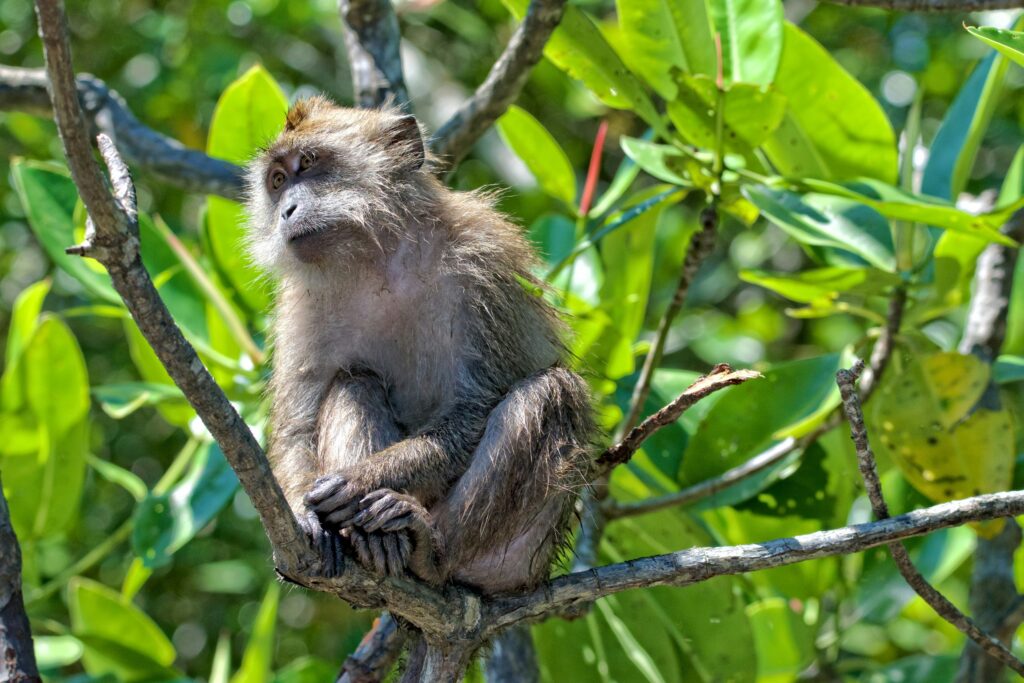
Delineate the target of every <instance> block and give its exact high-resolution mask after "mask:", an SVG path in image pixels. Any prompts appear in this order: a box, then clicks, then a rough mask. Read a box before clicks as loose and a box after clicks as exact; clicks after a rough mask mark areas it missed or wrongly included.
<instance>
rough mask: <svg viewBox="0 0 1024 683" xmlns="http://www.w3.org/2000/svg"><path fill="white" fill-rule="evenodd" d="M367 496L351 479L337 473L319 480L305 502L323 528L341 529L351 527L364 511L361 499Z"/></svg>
mask: <svg viewBox="0 0 1024 683" xmlns="http://www.w3.org/2000/svg"><path fill="white" fill-rule="evenodd" d="M365 494H366V491H365V490H363V489H361V488H359V487H357V486H355V484H354V483H353V482H352V481H351V479H350V477H348V476H346V475H344V474H341V473H335V474H329V475H327V476H325V477H320V478H319V479H317V480H316V481H315V482H314V483H313V488H312V489H311V490H310V491H309V493H307V494H306V496H305V498H304V499H303V500H304V501H305V503H306V505H307V506H309V509H310V510H312V511H313V512H315V513H316V516H317V518H318V519H319V521H320V524H321V525H322V526H325V527H332V528H335V529H341V528H345V527H347V526H351V525H352V519H353V518H354V517H355V516H356V515H357V514H358V513H359V511H360V510H362V509H363V507H364V506H363V505H362V504H361V502H360V499H361V498H362V497H363V496H364V495H365Z"/></svg>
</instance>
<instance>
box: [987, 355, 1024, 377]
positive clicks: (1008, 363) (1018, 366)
mask: <svg viewBox="0 0 1024 683" xmlns="http://www.w3.org/2000/svg"><path fill="white" fill-rule="evenodd" d="M992 378H993V379H994V380H995V381H996V382H999V383H1000V384H1008V383H1010V382H1020V381H1021V380H1024V357H1021V356H1005V355H1004V356H999V358H998V359H997V360H996V362H995V365H994V366H992Z"/></svg>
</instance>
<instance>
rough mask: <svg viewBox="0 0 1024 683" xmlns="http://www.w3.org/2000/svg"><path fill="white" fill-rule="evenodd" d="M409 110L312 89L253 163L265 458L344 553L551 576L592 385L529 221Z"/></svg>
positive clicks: (433, 574) (466, 575) (417, 565)
mask: <svg viewBox="0 0 1024 683" xmlns="http://www.w3.org/2000/svg"><path fill="white" fill-rule="evenodd" d="M430 166H431V159H430V158H429V155H428V153H427V152H426V151H425V148H424V143H423V138H422V135H421V132H420V128H419V125H418V124H417V122H416V120H415V119H414V118H413V117H412V116H409V115H406V114H403V113H402V112H400V111H398V110H394V109H382V110H355V109H347V108H343V107H339V106H336V105H334V104H333V103H331V102H329V101H328V100H326V99H324V98H321V97H314V98H312V99H308V100H304V101H301V102H299V103H298V104H296V105H295V106H294V107H293V108H292V109H291V111H290V112H289V113H288V118H287V124H286V127H285V129H284V132H282V133H281V135H280V137H279V138H278V139H277V140H276V141H275V142H274V143H273V144H271V145H270V147H269V148H268V149H267V150H266V151H264V152H263V153H262V154H261V155H260V156H259V158H258V159H257V160H255V161H254V163H253V164H252V165H251V167H250V169H249V176H248V178H249V199H248V208H249V214H250V234H249V249H250V252H251V254H252V256H253V259H254V260H255V261H256V262H257V263H258V264H259V265H260V266H262V267H263V268H265V269H267V270H268V271H271V272H272V273H274V274H275V276H276V278H277V281H278V283H279V284H278V291H277V304H276V313H275V322H274V326H273V346H274V352H273V353H274V371H273V379H272V383H271V391H272V395H273V408H272V418H271V420H272V423H271V428H272V435H271V442H270V458H271V462H272V463H273V467H274V472H275V475H276V476H277V478H278V480H279V481H280V483H281V486H282V487H283V489H284V492H285V494H286V496H287V498H288V500H289V502H290V504H291V506H292V508H293V509H294V511H295V514H296V515H297V516H298V518H299V520H300V523H301V524H302V525H303V527H304V528H305V529H306V531H307V532H308V533H309V534H310V535H311V536H313V537H314V538H315V539H316V541H317V543H318V544H319V546H320V548H321V550H322V551H323V552H324V553H325V555H326V556H327V562H328V566H332V567H333V568H334V571H336V570H337V569H338V567H340V564H339V563H340V562H342V561H343V555H344V553H346V552H348V553H349V554H351V555H354V556H355V557H356V558H357V559H358V560H359V561H360V562H361V563H362V564H363V565H365V566H366V567H367V568H368V569H369V570H371V571H374V572H377V573H379V574H382V575H383V574H390V575H399V574H402V573H403V572H405V571H411V572H412V573H413V574H415V575H417V576H418V577H420V578H421V579H424V580H427V581H430V582H432V583H442V582H445V581H449V580H452V581H457V582H460V583H463V584H466V585H469V586H473V587H475V588H477V589H479V590H481V591H483V592H485V593H493V592H501V591H508V590H511V589H515V588H522V587H529V586H533V585H536V584H537V583H539V582H540V581H543V580H544V579H545V578H546V577H547V574H548V571H549V569H550V563H551V561H552V557H553V555H554V554H555V552H556V551H557V549H558V548H559V547H560V545H561V544H562V542H563V541H564V538H565V535H566V533H567V529H568V526H569V518H570V514H571V510H572V507H573V504H574V501H575V499H576V497H577V494H578V492H579V490H580V488H581V487H582V486H583V485H584V483H585V477H586V471H587V468H588V466H589V462H588V457H589V454H588V449H589V444H590V440H591V432H592V416H591V406H590V399H589V394H588V390H587V387H586V385H585V383H584V382H583V381H582V380H581V379H580V378H579V377H578V376H577V375H576V374H574V373H573V372H571V371H570V370H568V369H567V368H566V367H565V364H564V363H565V356H566V351H565V348H564V346H563V341H562V336H563V326H562V323H561V321H560V320H559V318H558V316H557V314H556V312H555V311H554V310H553V309H552V308H551V307H550V305H548V304H547V303H546V302H545V301H544V299H543V297H542V296H539V295H538V292H539V291H540V287H539V286H538V283H537V282H536V280H535V279H534V277H533V276H532V275H531V267H532V265H533V253H532V251H531V248H530V246H529V245H528V243H527V242H526V240H525V239H524V238H523V236H522V234H521V231H520V230H519V229H518V228H517V227H515V226H514V225H512V224H511V223H509V222H508V221H507V220H506V219H505V218H504V217H503V216H502V215H501V214H499V213H498V212H497V211H496V210H495V208H494V206H493V200H492V199H491V198H489V197H488V196H486V195H484V194H481V193H462V192H454V191H451V190H449V189H447V188H446V187H445V186H444V185H442V184H441V183H440V182H439V181H438V180H437V179H436V178H435V176H434V175H433V173H432V172H431V168H430Z"/></svg>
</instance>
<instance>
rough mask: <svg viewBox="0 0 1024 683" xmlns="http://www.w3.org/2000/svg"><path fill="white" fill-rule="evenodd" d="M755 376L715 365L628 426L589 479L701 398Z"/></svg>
mask: <svg viewBox="0 0 1024 683" xmlns="http://www.w3.org/2000/svg"><path fill="white" fill-rule="evenodd" d="M758 377H761V373H759V372H756V371H754V370H733V369H732V368H731V367H729V366H728V365H727V364H725V363H721V364H719V365H716V366H715V367H714V368H712V370H711V372H709V373H708V374H706V375H704V376H702V377H700V378H698V379H697V381H695V382H694V383H693V384H691V385H690V386H689V387H688V388H687V389H686V391H684V392H683V393H681V394H679V396H677V397H676V398H675V399H674V400H673V401H672V402H670V403H669V404H668V405H666V406H665V407H664V408H662V409H661V410H659V411H658V412H656V413H654V414H653V415H651V416H649V417H648V418H647V419H646V420H644V421H643V422H641V423H640V424H639V425H637V426H636V427H634V428H633V429H631V430H630V432H629V433H628V434H626V436H624V437H623V438H622V440H621V441H619V442H618V443H616V444H615V445H614V446H610V447H608V448H607V449H606V450H605V451H604V453H602V454H601V455H600V456H598V458H597V460H596V461H595V463H594V464H595V465H596V468H595V471H594V476H593V477H592V478H597V477H600V476H604V475H606V474H608V473H609V472H610V471H611V470H612V469H614V468H615V467H616V466H618V465H621V464H623V463H625V462H628V461H629V459H630V458H631V457H633V454H634V453H636V452H637V450H638V449H639V448H640V446H641V445H642V444H643V442H644V441H646V440H647V439H649V438H650V437H651V436H652V435H654V434H655V433H656V432H657V431H659V430H661V429H664V428H665V427H667V426H668V425H670V424H672V423H673V422H675V421H676V420H678V419H679V416H680V415H682V414H683V413H684V412H686V410H688V409H689V408H690V407H692V406H693V405H694V404H696V403H697V402H698V401H700V400H701V399H704V398H707V397H708V396H710V395H711V394H713V393H715V392H716V391H719V390H720V389H724V388H726V387H731V386H734V385H736V384H742V383H743V382H746V381H748V380H752V379H756V378H758Z"/></svg>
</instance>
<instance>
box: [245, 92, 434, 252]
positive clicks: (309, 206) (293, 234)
mask: <svg viewBox="0 0 1024 683" xmlns="http://www.w3.org/2000/svg"><path fill="white" fill-rule="evenodd" d="M423 162H424V148H423V141H422V137H421V135H420V130H419V126H418V125H417V123H416V120H415V119H414V118H413V117H412V116H409V115H406V114H402V113H400V112H397V111H389V110H374V111H367V110H354V109H347V108H344V107H338V106H336V105H334V104H332V103H330V102H328V101H327V100H325V99H323V98H313V99H310V100H303V101H301V102H299V103H297V104H296V105H295V106H294V107H293V108H292V110H291V111H290V112H289V113H288V123H287V125H286V127H285V130H284V132H283V133H281V135H280V136H279V137H278V139H277V140H276V141H275V142H274V143H273V144H272V145H271V146H270V147H269V148H268V149H266V150H265V151H264V152H263V153H262V154H261V155H260V156H259V157H258V158H257V159H255V160H254V161H253V163H252V164H251V165H250V167H249V170H248V193H249V197H248V202H247V206H248V211H249V218H250V221H249V223H250V225H249V250H250V253H251V255H252V257H253V260H254V261H256V262H257V264H259V265H261V266H263V267H264V268H267V269H270V270H277V271H280V270H282V269H287V268H288V267H289V265H292V266H298V267H302V265H303V264H307V265H314V266H319V267H321V269H322V268H323V267H324V266H327V265H331V264H338V263H339V262H343V261H344V260H346V259H353V258H358V259H362V260H365V257H366V256H367V255H369V254H372V253H374V252H376V253H381V252H383V250H385V249H386V248H387V244H388V242H389V236H392V235H395V234H400V233H401V232H402V231H403V230H404V229H405V228H406V227H407V226H406V225H405V223H406V222H407V217H408V216H407V214H408V205H410V204H414V203H415V201H416V198H417V197H418V196H420V195H422V194H423V190H424V188H425V187H427V186H428V185H429V183H426V182H425V180H424V179H425V177H426V172H425V171H423V170H421V167H422V166H423Z"/></svg>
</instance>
